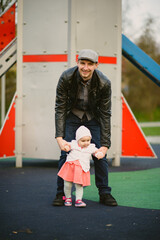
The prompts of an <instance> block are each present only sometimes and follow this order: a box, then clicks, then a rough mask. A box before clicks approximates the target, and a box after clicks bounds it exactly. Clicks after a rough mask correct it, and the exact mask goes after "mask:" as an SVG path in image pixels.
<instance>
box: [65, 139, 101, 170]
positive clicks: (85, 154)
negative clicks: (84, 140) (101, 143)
mask: <svg viewBox="0 0 160 240" xmlns="http://www.w3.org/2000/svg"><path fill="white" fill-rule="evenodd" d="M69 144H70V145H71V150H70V152H69V153H68V155H67V159H66V162H69V161H75V160H79V163H80V165H81V166H82V169H83V171H85V172H88V171H89V169H90V159H91V155H92V154H93V153H95V151H96V150H98V148H96V147H95V144H93V143H91V144H90V145H89V146H88V147H86V148H81V147H80V146H79V145H78V143H77V141H76V140H72V141H71V142H70V143H69Z"/></svg>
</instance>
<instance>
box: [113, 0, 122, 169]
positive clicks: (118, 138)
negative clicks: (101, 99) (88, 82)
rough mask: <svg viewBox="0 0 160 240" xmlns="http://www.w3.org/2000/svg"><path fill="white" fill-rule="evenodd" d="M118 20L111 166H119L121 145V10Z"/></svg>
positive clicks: (119, 2)
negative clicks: (113, 154) (113, 151)
mask: <svg viewBox="0 0 160 240" xmlns="http://www.w3.org/2000/svg"><path fill="white" fill-rule="evenodd" d="M118 4H119V6H117V7H119V9H121V1H117V5H118ZM117 17H118V20H117V25H115V28H117V31H118V36H119V38H118V39H117V46H118V47H117V49H118V51H117V53H116V55H117V69H115V70H116V74H117V77H116V91H115V105H116V116H115V119H114V121H115V137H114V141H115V143H116V144H115V156H114V159H113V161H112V166H115V167H119V166H120V157H121V145H122V100H121V49H122V46H121V40H120V39H121V31H122V29H121V26H122V23H121V11H119V14H118V16H117Z"/></svg>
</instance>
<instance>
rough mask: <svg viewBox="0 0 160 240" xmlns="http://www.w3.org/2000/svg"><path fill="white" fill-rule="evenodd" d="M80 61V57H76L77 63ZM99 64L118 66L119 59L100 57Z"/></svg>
mask: <svg viewBox="0 0 160 240" xmlns="http://www.w3.org/2000/svg"><path fill="white" fill-rule="evenodd" d="M77 60H78V55H76V61H77ZM98 62H99V63H101V64H103V63H104V64H116V63H117V58H116V57H105V56H99V57H98Z"/></svg>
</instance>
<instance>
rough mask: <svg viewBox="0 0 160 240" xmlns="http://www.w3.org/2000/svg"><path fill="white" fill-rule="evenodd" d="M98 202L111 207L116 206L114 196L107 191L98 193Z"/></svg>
mask: <svg viewBox="0 0 160 240" xmlns="http://www.w3.org/2000/svg"><path fill="white" fill-rule="evenodd" d="M99 202H100V203H102V204H104V205H107V206H111V207H115V206H117V205H118V204H117V201H116V200H115V199H114V197H113V196H112V195H111V194H109V193H104V194H101V195H100V199H99Z"/></svg>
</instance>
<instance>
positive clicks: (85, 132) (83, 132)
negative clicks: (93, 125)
mask: <svg viewBox="0 0 160 240" xmlns="http://www.w3.org/2000/svg"><path fill="white" fill-rule="evenodd" d="M82 137H92V136H91V132H90V130H89V129H88V128H86V127H85V126H81V127H79V128H78V129H77V131H76V141H77V142H78V141H79V139H81V138H82Z"/></svg>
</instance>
